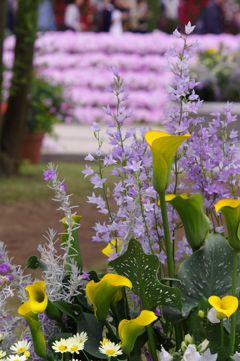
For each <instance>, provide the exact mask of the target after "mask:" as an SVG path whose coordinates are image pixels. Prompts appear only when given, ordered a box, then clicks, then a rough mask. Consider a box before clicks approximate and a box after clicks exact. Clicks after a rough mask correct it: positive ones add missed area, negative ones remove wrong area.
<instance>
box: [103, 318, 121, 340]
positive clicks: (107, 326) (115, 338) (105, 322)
mask: <svg viewBox="0 0 240 361" xmlns="http://www.w3.org/2000/svg"><path fill="white" fill-rule="evenodd" d="M103 323H104V326H105V327H106V329H107V330H108V332H109V334H110V336H111V339H112V340H113V341H114V342H117V341H118V340H117V337H116V335H115V334H114V332H113V329H112V327H111V326H110V325H109V323H108V322H107V321H104V322H103Z"/></svg>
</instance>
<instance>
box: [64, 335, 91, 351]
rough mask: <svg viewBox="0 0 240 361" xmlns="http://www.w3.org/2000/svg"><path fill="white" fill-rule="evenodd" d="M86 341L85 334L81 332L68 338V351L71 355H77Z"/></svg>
mask: <svg viewBox="0 0 240 361" xmlns="http://www.w3.org/2000/svg"><path fill="white" fill-rule="evenodd" d="M87 339H88V337H87V333H86V332H81V333H80V334H79V333H77V334H76V335H74V336H73V337H70V338H69V339H68V340H69V351H70V352H71V353H74V352H76V353H77V354H78V353H79V352H78V351H81V350H83V349H84V343H85V342H86V341H87Z"/></svg>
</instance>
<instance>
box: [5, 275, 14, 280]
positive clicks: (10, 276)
mask: <svg viewBox="0 0 240 361" xmlns="http://www.w3.org/2000/svg"><path fill="white" fill-rule="evenodd" d="M5 277H6V278H8V279H9V280H12V279H13V278H14V276H13V275H5Z"/></svg>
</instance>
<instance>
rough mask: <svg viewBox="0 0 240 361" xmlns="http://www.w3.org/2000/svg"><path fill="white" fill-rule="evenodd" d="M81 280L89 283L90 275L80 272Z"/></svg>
mask: <svg viewBox="0 0 240 361" xmlns="http://www.w3.org/2000/svg"><path fill="white" fill-rule="evenodd" d="M82 279H83V280H87V281H90V279H91V278H90V274H89V273H87V272H85V271H83V270H82Z"/></svg>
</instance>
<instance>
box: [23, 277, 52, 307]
mask: <svg viewBox="0 0 240 361" xmlns="http://www.w3.org/2000/svg"><path fill="white" fill-rule="evenodd" d="M45 287H46V283H45V282H44V281H37V282H34V283H33V284H32V285H29V286H27V287H26V288H25V290H26V291H27V292H28V297H29V305H30V308H31V311H32V312H33V313H38V312H44V311H45V310H46V308H47V305H48V296H47V294H46V293H45V292H44V290H45Z"/></svg>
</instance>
